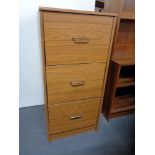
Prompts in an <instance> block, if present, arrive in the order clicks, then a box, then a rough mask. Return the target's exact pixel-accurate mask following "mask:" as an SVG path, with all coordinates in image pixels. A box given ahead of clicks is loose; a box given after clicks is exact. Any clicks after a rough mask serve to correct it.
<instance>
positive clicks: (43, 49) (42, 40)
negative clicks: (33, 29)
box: [40, 11, 49, 138]
mask: <svg viewBox="0 0 155 155" xmlns="http://www.w3.org/2000/svg"><path fill="white" fill-rule="evenodd" d="M43 20H44V19H43V12H42V11H40V30H41V49H42V72H43V81H44V99H45V111H46V112H45V117H46V124H47V129H48V122H49V121H48V105H47V103H48V98H47V82H46V67H45V65H46V59H45V40H44V22H43ZM48 138H49V132H48Z"/></svg>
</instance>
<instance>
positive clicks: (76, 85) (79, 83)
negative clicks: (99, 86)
mask: <svg viewBox="0 0 155 155" xmlns="http://www.w3.org/2000/svg"><path fill="white" fill-rule="evenodd" d="M71 85H72V86H73V87H78V86H84V85H85V81H72V82H71Z"/></svg>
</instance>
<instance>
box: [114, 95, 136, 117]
mask: <svg viewBox="0 0 155 155" xmlns="http://www.w3.org/2000/svg"><path fill="white" fill-rule="evenodd" d="M134 109H135V97H134V96H133V95H126V96H119V97H115V98H114V101H113V106H112V110H111V113H112V114H114V113H121V112H126V111H132V110H134Z"/></svg>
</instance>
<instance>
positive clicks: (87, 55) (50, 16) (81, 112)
mask: <svg viewBox="0 0 155 155" xmlns="http://www.w3.org/2000/svg"><path fill="white" fill-rule="evenodd" d="M40 17H41V32H42V35H41V38H42V53H43V71H44V86H45V100H46V101H45V103H46V104H45V105H46V106H45V107H46V118H47V127H48V139H49V140H53V139H56V138H60V137H65V136H68V135H72V134H75V133H80V132H83V131H88V130H93V129H97V125H98V120H99V115H100V109H101V106H102V105H101V103H102V100H103V95H102V94H103V91H104V86H105V81H106V76H107V68H108V63H109V56H110V51H111V45H112V40H113V34H114V28H115V22H116V16H115V15H114V14H103V13H95V12H88V11H73V10H61V9H53V8H45V7H40Z"/></svg>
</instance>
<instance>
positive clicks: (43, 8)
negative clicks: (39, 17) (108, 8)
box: [39, 6, 117, 17]
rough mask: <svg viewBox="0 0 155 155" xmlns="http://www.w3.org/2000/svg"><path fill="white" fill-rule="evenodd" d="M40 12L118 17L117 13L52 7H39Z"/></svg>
mask: <svg viewBox="0 0 155 155" xmlns="http://www.w3.org/2000/svg"><path fill="white" fill-rule="evenodd" d="M39 10H40V11H53V12H65V13H76V14H87V15H98V16H111V17H116V16H117V14H116V13H103V12H102V13H101V12H96V11H82V10H72V9H59V8H52V7H42V6H39Z"/></svg>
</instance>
